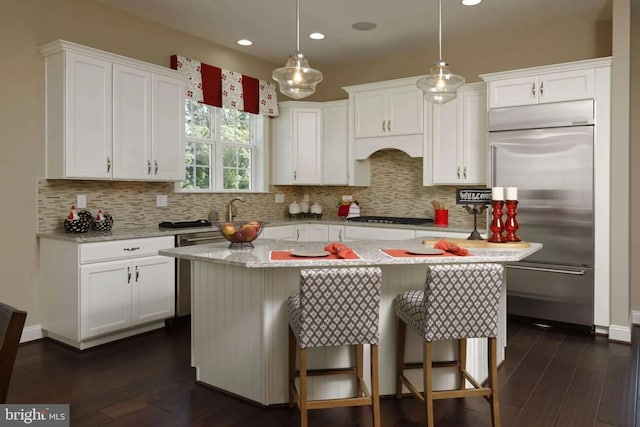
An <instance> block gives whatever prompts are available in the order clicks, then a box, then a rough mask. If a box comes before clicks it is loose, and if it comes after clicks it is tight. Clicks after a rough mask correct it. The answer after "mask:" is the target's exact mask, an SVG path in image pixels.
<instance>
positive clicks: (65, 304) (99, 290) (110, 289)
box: [40, 236, 175, 349]
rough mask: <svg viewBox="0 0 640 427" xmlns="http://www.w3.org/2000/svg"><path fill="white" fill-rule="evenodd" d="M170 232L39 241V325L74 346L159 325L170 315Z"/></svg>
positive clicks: (172, 262) (172, 286)
mask: <svg viewBox="0 0 640 427" xmlns="http://www.w3.org/2000/svg"><path fill="white" fill-rule="evenodd" d="M173 246H174V239H173V236H170V237H157V238H155V237H154V238H146V239H135V240H118V241H109V242H96V243H82V244H78V243H75V242H69V241H62V240H54V239H47V238H45V239H41V242H40V263H41V280H40V283H41V285H40V286H41V288H40V294H41V298H42V306H43V316H44V318H43V321H42V329H43V332H44V334H45V335H46V336H49V337H51V338H53V339H56V340H59V341H62V342H64V343H66V344H68V345H72V346H74V347H77V348H79V349H85V348H89V347H92V346H95V345H98V344H103V343H105V342H109V341H112V340H115V339H119V338H123V337H126V336H130V335H134V334H137V333H140V332H144V331H148V330H151V329H156V328H159V327H163V326H164V320H165V319H168V318H171V317H173V316H174V313H175V277H174V276H175V260H174V259H173V258H169V257H165V256H160V255H157V253H158V250H159V249H166V248H170V247H173Z"/></svg>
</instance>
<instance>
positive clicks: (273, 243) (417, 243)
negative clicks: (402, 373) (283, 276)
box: [159, 237, 542, 268]
mask: <svg viewBox="0 0 640 427" xmlns="http://www.w3.org/2000/svg"><path fill="white" fill-rule="evenodd" d="M423 240H424V238H423V237H416V238H413V239H408V240H354V241H349V242H344V244H345V245H347V246H348V247H349V248H351V249H352V250H353V251H354V252H355V253H356V254H357V255H358V256H359V257H360V258H359V259H346V260H345V259H324V258H305V257H300V258H299V259H298V258H296V259H291V260H277V261H276V260H273V261H272V260H271V259H270V253H271V251H291V250H299V251H300V250H302V251H308V250H313V251H317V250H322V249H323V247H324V246H325V245H326V242H296V241H286V240H272V239H258V240H255V241H254V242H253V244H254V246H255V247H254V248H248V249H229V243H228V242H226V241H225V242H223V243H213V244H209V245H198V246H187V247H182V248H175V249H165V250H160V251H159V254H160V255H165V256H169V257H174V258H180V259H188V260H192V261H203V262H211V263H217V264H226V265H233V266H240V267H247V268H274V267H311V266H313V267H329V266H334V267H336V266H344V267H348V266H365V265H402V264H443V263H480V262H498V263H505V262H515V261H520V260H522V259H524V258H526V257H528V256H529V255H531V254H533V253H535V252H538V251H539V250H540V249H542V244H540V243H530V244H529V247H525V248H523V247H513V246H509V245H508V244H505V246H504V247H495V246H492V247H488V248H472V249H470V252H471V254H472V256H454V255H451V256H448V255H447V256H445V255H435V256H408V257H397V258H396V257H392V256H390V255H388V254H386V253H385V252H383V251H382V249H412V248H424V247H425V246H424V245H423V243H422V242H423Z"/></svg>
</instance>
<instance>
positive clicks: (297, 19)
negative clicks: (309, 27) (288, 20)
mask: <svg viewBox="0 0 640 427" xmlns="http://www.w3.org/2000/svg"><path fill="white" fill-rule="evenodd" d="M296 53H300V0H297V1H296Z"/></svg>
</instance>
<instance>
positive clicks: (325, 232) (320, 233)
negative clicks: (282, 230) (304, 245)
mask: <svg viewBox="0 0 640 427" xmlns="http://www.w3.org/2000/svg"><path fill="white" fill-rule="evenodd" d="M295 239H296V240H297V241H299V242H328V241H329V227H328V226H327V224H298V225H296V226H295Z"/></svg>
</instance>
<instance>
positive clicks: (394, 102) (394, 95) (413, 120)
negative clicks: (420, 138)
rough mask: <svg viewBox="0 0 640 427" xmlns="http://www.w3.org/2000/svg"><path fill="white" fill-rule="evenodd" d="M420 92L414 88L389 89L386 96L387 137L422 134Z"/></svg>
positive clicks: (422, 103)
mask: <svg viewBox="0 0 640 427" xmlns="http://www.w3.org/2000/svg"><path fill="white" fill-rule="evenodd" d="M423 105H424V102H423V97H422V92H421V91H420V90H419V89H418V88H416V86H414V85H411V86H404V87H400V88H395V89H389V91H388V94H387V135H412V134H416V133H422V122H423V116H422V110H423Z"/></svg>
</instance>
